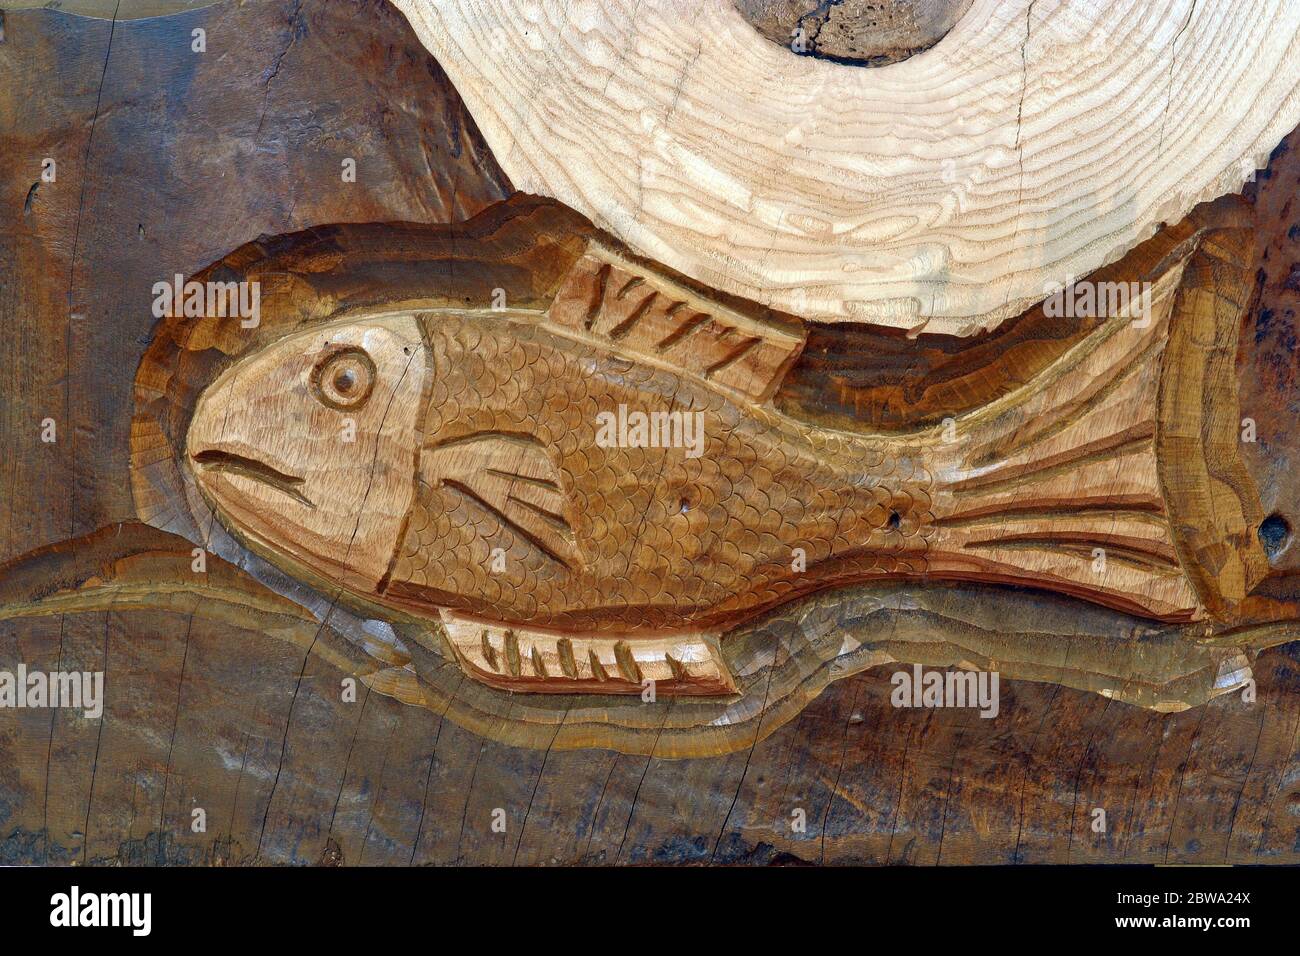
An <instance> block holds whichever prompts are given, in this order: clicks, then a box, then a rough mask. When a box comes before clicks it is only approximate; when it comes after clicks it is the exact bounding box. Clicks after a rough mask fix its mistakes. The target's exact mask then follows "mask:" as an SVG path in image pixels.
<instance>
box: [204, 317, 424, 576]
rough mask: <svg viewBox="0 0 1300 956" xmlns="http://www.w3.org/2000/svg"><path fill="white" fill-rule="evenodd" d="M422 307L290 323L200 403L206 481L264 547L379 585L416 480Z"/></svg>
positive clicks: (219, 504)
mask: <svg viewBox="0 0 1300 956" xmlns="http://www.w3.org/2000/svg"><path fill="white" fill-rule="evenodd" d="M429 366H430V360H429V352H428V349H427V348H425V344H424V339H423V337H422V335H421V330H420V326H419V323H418V320H417V319H416V318H415V317H414V316H413V315H410V314H404V315H396V316H384V317H377V318H374V319H369V320H354V321H349V322H347V323H341V324H333V325H330V326H324V327H320V328H317V329H313V330H311V331H307V332H300V333H295V334H292V335H289V336H287V337H285V338H283V339H280V340H279V341H277V342H275V343H274V344H272V345H270V346H268V347H267V348H265V349H262V350H259V351H258V352H255V353H253V354H251V355H249V356H246V357H244V358H242V359H241V360H239V361H238V362H236V363H235V364H234V365H232V366H231V367H230V368H228V369H226V370H225V371H224V372H223V373H222V374H221V375H220V376H219V377H218V378H217V379H216V380H215V381H214V382H213V383H212V385H211V386H210V387H209V388H208V389H206V390H205V391H204V392H203V394H202V396H201V397H200V399H199V402H198V404H197V405H196V407H195V411H194V416H193V418H192V420H191V423H190V428H189V432H188V434H187V437H186V458H187V461H188V464H189V467H190V469H191V470H192V473H193V475H194V478H195V481H196V483H197V484H198V487H199V488H200V490H201V491H202V493H203V495H204V496H205V498H206V499H207V501H208V502H209V504H210V505H211V506H212V507H213V508H214V510H215V511H216V512H217V514H218V515H219V516H220V517H221V519H222V522H223V523H224V524H225V525H226V526H227V527H229V528H231V529H232V530H234V531H236V532H237V533H239V534H240V536H241V537H242V538H244V539H245V540H246V542H247V543H249V544H250V545H252V546H253V547H254V548H255V549H257V550H259V551H262V552H265V553H266V554H267V556H268V557H270V558H271V559H272V560H275V559H276V558H277V557H283V558H287V559H289V562H290V563H291V565H293V566H294V569H295V570H296V569H298V568H305V569H306V570H307V571H309V572H313V573H315V574H316V575H317V576H319V577H322V578H324V579H326V580H329V581H332V582H337V583H341V584H343V585H345V586H348V587H350V588H353V589H355V590H360V591H362V592H363V593H370V592H373V591H374V590H375V589H376V588H377V586H378V585H379V583H380V581H381V580H382V578H383V575H384V574H385V572H386V570H387V567H388V564H389V561H390V559H391V557H392V554H393V551H394V549H395V548H396V546H397V541H398V538H399V536H400V533H401V527H402V523H403V522H404V520H405V518H406V515H407V513H408V511H409V509H410V505H411V501H412V498H413V496H414V493H415V471H416V466H417V462H418V457H419V452H420V419H421V409H422V406H423V397H424V394H425V390H426V387H427V381H426V380H427V377H428V373H429Z"/></svg>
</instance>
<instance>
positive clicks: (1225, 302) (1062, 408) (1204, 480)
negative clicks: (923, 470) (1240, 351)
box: [929, 230, 1267, 621]
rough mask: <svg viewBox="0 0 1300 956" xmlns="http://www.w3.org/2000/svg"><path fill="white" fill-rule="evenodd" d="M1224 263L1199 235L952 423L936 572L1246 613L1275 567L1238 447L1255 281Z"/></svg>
mask: <svg viewBox="0 0 1300 956" xmlns="http://www.w3.org/2000/svg"><path fill="white" fill-rule="evenodd" d="M1222 232H1225V233H1226V232H1228V230H1224V231H1222ZM1215 235H1220V233H1211V234H1210V236H1211V237H1213V236H1215ZM1222 257H1223V249H1222V248H1221V246H1220V245H1216V244H1215V242H1214V241H1211V240H1207V237H1202V238H1201V239H1200V241H1199V242H1198V244H1197V245H1196V246H1195V247H1194V249H1193V250H1192V251H1189V252H1188V253H1185V254H1184V255H1183V257H1182V258H1181V259H1180V260H1179V261H1178V262H1176V263H1175V264H1174V265H1173V266H1172V267H1171V268H1169V269H1167V270H1166V271H1165V272H1164V273H1163V274H1162V275H1161V277H1160V278H1159V279H1158V280H1156V281H1155V282H1153V283H1151V285H1150V287H1149V288H1147V289H1144V290H1143V292H1144V295H1143V296H1142V297H1140V298H1138V299H1137V300H1136V301H1130V302H1129V303H1128V307H1127V308H1123V309H1121V310H1119V312H1118V314H1116V315H1115V316H1114V318H1112V319H1111V320H1109V321H1108V322H1106V323H1105V324H1104V325H1102V326H1100V327H1099V328H1098V329H1097V330H1096V331H1095V332H1094V333H1093V334H1092V335H1090V336H1089V337H1088V338H1087V339H1085V340H1084V341H1083V342H1081V343H1080V344H1079V345H1078V346H1076V347H1075V348H1074V349H1072V350H1071V351H1070V352H1069V353H1067V354H1066V355H1065V356H1063V357H1062V358H1061V359H1060V360H1059V361H1058V362H1056V363H1055V364H1053V365H1052V366H1050V367H1049V368H1048V369H1046V370H1045V371H1044V372H1043V373H1042V374H1041V375H1039V376H1038V377H1037V378H1036V379H1034V380H1033V381H1031V382H1029V383H1028V384H1027V385H1025V386H1024V387H1023V388H1021V389H1019V390H1018V391H1016V392H1014V393H1012V394H1010V395H1007V396H1006V397H1005V398H1003V399H1001V400H999V401H997V402H994V403H992V404H991V405H988V406H986V407H984V408H981V409H978V410H976V411H975V412H972V413H971V414H969V415H966V416H964V417H963V418H961V419H959V420H957V422H956V426H957V427H956V432H957V434H956V438H955V440H953V441H950V442H948V443H946V444H945V443H943V442H941V443H940V445H939V449H938V458H939V460H940V462H941V464H940V466H939V468H938V469H937V470H936V475H935V477H936V492H937V495H936V500H935V503H934V512H933V513H934V515H935V520H934V524H935V529H934V536H933V538H932V539H931V545H930V552H929V565H930V568H931V570H932V572H936V573H940V574H942V575H944V576H947V577H959V578H965V577H970V578H980V579H983V580H988V579H989V578H994V579H997V580H1003V581H1006V582H1008V583H1015V584H1023V585H1031V586H1032V585H1042V586H1047V587H1051V588H1053V589H1055V590H1060V591H1065V592H1069V593H1074V594H1078V595H1079V596H1082V597H1087V598H1089V599H1091V600H1095V601H1098V602H1099V603H1102V604H1106V605H1109V606H1112V607H1116V608H1119V609H1121V610H1125V611H1129V612H1131V613H1138V614H1142V615H1145V616H1150V617H1156V618H1160V619H1163V620H1168V621H1180V620H1196V619H1199V618H1202V617H1206V616H1212V617H1216V618H1220V619H1231V618H1232V617H1233V616H1234V614H1235V612H1236V609H1237V607H1238V605H1239V604H1240V603H1241V601H1242V600H1243V599H1244V598H1245V597H1246V596H1247V594H1248V592H1249V591H1250V589H1251V588H1252V587H1253V586H1254V585H1255V583H1257V582H1258V580H1259V578H1260V577H1262V576H1263V574H1264V573H1265V572H1266V571H1267V560H1266V558H1265V557H1264V554H1263V550H1262V548H1261V547H1260V545H1259V543H1258V542H1257V541H1256V539H1255V533H1254V532H1255V528H1256V527H1257V525H1258V521H1259V517H1260V515H1259V514H1258V512H1259V510H1260V507H1259V502H1258V496H1257V495H1256V493H1255V489H1254V487H1253V485H1252V484H1251V482H1250V478H1249V476H1248V475H1247V473H1246V471H1245V468H1244V466H1243V465H1242V463H1241V461H1240V458H1239V456H1238V454H1237V444H1236V442H1237V434H1236V422H1237V415H1236V409H1237V395H1236V381H1235V377H1234V376H1233V362H1234V359H1235V355H1236V341H1237V327H1238V319H1239V317H1240V314H1241V312H1242V310H1244V309H1245V308H1246V306H1247V303H1248V301H1249V291H1250V285H1249V279H1248V277H1247V276H1245V275H1244V274H1243V273H1244V270H1242V269H1240V268H1235V265H1236V264H1235V263H1228V262H1226V261H1225V260H1224V259H1223V258H1222ZM1225 265H1233V266H1234V268H1232V269H1227V268H1225ZM1243 284H1244V288H1243ZM948 437H949V438H952V437H953V436H952V435H951V434H949V435H948Z"/></svg>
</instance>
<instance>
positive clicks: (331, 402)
mask: <svg viewBox="0 0 1300 956" xmlns="http://www.w3.org/2000/svg"><path fill="white" fill-rule="evenodd" d="M311 384H312V391H313V392H314V393H315V395H316V398H317V399H318V400H319V401H320V402H321V403H322V404H324V405H328V406H329V407H330V408H338V409H355V408H360V407H361V406H362V405H364V404H365V402H366V399H368V398H369V397H370V393H371V392H372V391H373V390H374V387H375V363H374V362H372V361H371V360H370V356H369V355H367V354H366V353H365V352H363V351H362V350H361V349H343V350H341V351H337V352H332V353H330V354H329V355H327V356H326V357H325V358H324V360H322V361H321V362H320V363H319V364H318V365H317V366H316V368H315V369H314V370H313V371H312V377H311Z"/></svg>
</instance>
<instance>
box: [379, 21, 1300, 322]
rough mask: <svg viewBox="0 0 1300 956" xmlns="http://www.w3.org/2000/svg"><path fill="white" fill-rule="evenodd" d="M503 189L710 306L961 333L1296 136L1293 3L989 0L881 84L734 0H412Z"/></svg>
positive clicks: (1298, 36) (1299, 55)
mask: <svg viewBox="0 0 1300 956" xmlns="http://www.w3.org/2000/svg"><path fill="white" fill-rule="evenodd" d="M395 2H396V4H397V6H398V8H399V9H401V10H402V12H403V13H405V14H406V15H407V17H408V18H409V19H410V21H411V23H412V25H413V26H414V28H415V30H416V32H417V34H418V35H419V36H420V39H421V40H422V41H423V43H424V44H425V45H426V46H427V47H428V48H429V49H430V50H431V51H432V52H433V53H434V54H435V55H436V56H437V57H438V59H439V62H440V63H442V65H443V66H444V68H445V69H446V70H447V71H448V73H449V74H450V75H451V77H452V79H453V80H454V82H455V83H456V86H457V89H458V90H459V91H460V93H461V95H462V96H464V97H465V99H466V102H467V103H468V105H469V108H470V111H471V112H472V114H473V115H474V118H475V120H476V121H477V122H478V124H479V126H480V128H481V129H482V130H483V132H484V135H485V137H486V138H487V140H488V142H489V143H490V144H491V146H492V148H493V150H494V152H495V153H496V156H497V158H498V160H499V161H500V162H501V164H502V166H503V167H504V168H505V170H506V171H507V172H508V174H509V175H510V177H511V179H512V181H513V182H514V184H515V185H516V186H517V187H518V188H520V189H522V190H524V191H526V192H534V193H540V194H544V195H549V196H553V197H556V198H558V199H560V200H562V201H564V202H565V203H567V204H569V205H571V206H573V207H574V208H576V209H578V210H579V211H580V212H582V213H584V214H585V215H587V216H589V217H590V218H591V219H592V220H593V221H594V222H595V223H596V225H597V226H600V227H603V228H606V229H608V230H609V231H611V232H612V233H614V234H615V235H617V236H619V237H620V238H622V239H623V240H625V241H627V242H628V243H629V244H630V245H631V246H632V247H633V248H635V249H636V250H637V251H638V252H641V253H643V254H645V255H649V256H651V257H653V258H655V259H658V260H659V261H661V262H663V263H665V264H666V265H668V266H671V267H673V268H675V269H678V270H680V271H682V272H684V273H686V274H687V275H689V276H691V277H693V278H695V279H699V280H701V281H704V282H706V283H708V284H709V285H711V286H714V287H717V288H719V289H722V290H725V291H729V292H734V293H737V294H741V295H745V296H747V297H749V298H752V299H755V300H757V301H759V302H762V303H765V304H770V305H773V306H775V307H778V308H780V309H783V310H785V311H788V312H793V313H795V314H797V315H800V316H803V317H806V318H810V319H816V320H826V321H835V320H850V319H856V320H862V321H871V322H874V323H878V324H883V325H891V326H897V327H902V328H908V329H921V328H924V329H925V330H926V331H929V332H952V333H970V332H973V331H976V330H978V329H981V328H988V327H990V326H993V325H996V324H997V323H998V322H1000V321H1001V320H1003V319H1006V318H1008V317H1011V316H1015V315H1018V314H1019V313H1020V312H1022V311H1023V310H1024V309H1025V308H1026V307H1028V306H1030V305H1032V304H1033V303H1034V302H1036V301H1038V300H1039V299H1041V298H1042V297H1043V295H1044V291H1045V285H1046V284H1047V283H1049V282H1057V283H1059V282H1063V281H1065V280H1066V279H1067V277H1070V276H1074V277H1078V276H1081V275H1084V274H1086V273H1088V272H1090V271H1092V270H1093V269H1095V268H1097V267H1098V266H1101V265H1103V264H1105V263H1108V262H1111V261H1113V260H1115V259H1117V258H1119V257H1120V256H1121V255H1122V254H1123V253H1124V252H1125V251H1126V250H1127V249H1128V248H1130V247H1131V246H1133V245H1134V244H1136V243H1137V242H1139V241H1141V240H1143V239H1145V238H1147V237H1148V236H1150V235H1151V234H1152V233H1153V232H1154V231H1155V230H1156V228H1157V226H1158V225H1159V224H1161V223H1169V222H1175V221H1177V220H1178V219H1180V218H1182V217H1183V216H1184V215H1185V214H1186V213H1187V212H1188V211H1189V210H1190V209H1191V208H1192V207H1193V205H1195V204H1196V203H1197V202H1199V201H1202V200H1209V199H1213V198H1215V197H1216V196H1219V195H1222V194H1224V193H1227V192H1232V191H1235V190H1236V189H1238V188H1239V187H1240V186H1241V184H1242V182H1243V181H1245V180H1246V179H1247V178H1249V177H1250V176H1251V175H1253V172H1254V170H1255V169H1256V168H1257V167H1262V166H1263V165H1264V164H1265V162H1266V160H1267V157H1268V153H1269V151H1270V150H1271V149H1272V148H1273V147H1274V146H1275V145H1276V144H1277V143H1278V141H1279V140H1280V139H1281V138H1282V136H1283V135H1285V134H1286V133H1287V132H1288V131H1289V130H1290V129H1291V128H1292V127H1294V126H1295V125H1296V123H1297V121H1298V120H1300V90H1298V89H1297V84H1298V82H1300V7H1298V6H1297V5H1295V4H1292V3H1205V2H1202V3H1193V2H1192V0H1168V2H1166V0H1160V2H1145V0H1121V2H1114V3H1105V4H1099V3H1092V2H1085V0H1034V2H1032V3H1031V2H1028V0H1017V2H1005V0H980V2H976V3H974V4H972V6H971V7H970V9H969V10H968V11H967V12H966V13H965V14H964V15H963V16H962V17H961V18H960V19H959V20H958V21H957V23H956V24H955V26H953V28H952V30H951V32H949V33H948V35H947V36H946V37H944V38H943V39H942V40H941V41H940V42H939V43H938V44H937V45H936V46H934V47H933V48H932V49H929V50H926V51H924V52H922V53H919V54H917V55H915V56H913V57H911V58H909V59H907V60H905V61H903V62H900V63H895V64H892V65H890V66H887V67H881V68H874V69H867V68H858V67H853V66H846V65H841V64H836V63H830V62H825V61H820V60H815V59H812V58H809V57H800V56H796V55H794V54H793V53H791V52H790V51H788V50H783V49H780V48H778V47H777V46H776V45H774V44H772V43H770V42H769V41H768V40H767V39H766V38H764V37H763V36H761V35H760V34H759V33H758V32H757V31H756V30H755V29H754V28H753V27H752V26H751V25H750V24H749V23H747V22H746V21H745V19H744V18H743V17H742V16H741V14H740V13H739V12H738V11H737V10H735V9H734V8H733V6H732V5H731V4H730V3H729V2H727V0H707V2H702V3H697V2H694V0H662V2H656V3H636V2H635V0H592V2H588V3H582V4H570V3H561V2H556V0H546V2H539V3H531V4H519V3H515V2H513V0H440V2H431V0H395Z"/></svg>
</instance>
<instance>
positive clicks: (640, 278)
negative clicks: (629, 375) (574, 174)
mask: <svg viewBox="0 0 1300 956" xmlns="http://www.w3.org/2000/svg"><path fill="white" fill-rule="evenodd" d="M741 308H742V307H739V306H733V305H728V304H725V303H723V302H721V301H719V300H717V299H714V298H711V297H710V296H708V295H706V294H705V293H703V292H701V291H698V290H697V289H695V288H693V287H692V286H690V285H688V284H687V283H686V282H685V281H684V280H680V279H677V278H674V277H673V276H670V275H668V274H667V273H666V272H665V271H663V270H662V269H661V268H660V267H658V266H655V265H653V264H651V263H647V262H642V261H639V260H637V259H636V258H634V257H633V256H631V255H629V254H626V253H623V252H621V251H619V250H617V249H615V248H614V247H613V245H612V244H611V243H609V242H606V241H602V240H601V239H598V238H597V239H592V240H591V242H590V243H589V244H588V246H587V251H586V253H585V254H584V255H583V256H582V258H580V259H579V260H578V262H577V263H576V264H575V265H574V267H573V268H572V269H571V270H570V271H569V274H568V275H567V276H566V277H565V279H564V281H563V282H562V283H561V285H560V289H559V291H558V292H557V293H556V296H555V301H554V302H553V303H552V304H551V308H550V312H549V320H550V322H551V323H552V324H554V325H556V326H559V327H561V328H563V329H565V330H566V331H568V332H569V333H570V334H573V333H578V334H580V335H582V336H584V337H589V338H591V339H594V340H597V341H600V342H602V343H603V344H606V345H609V346H610V347H613V348H615V349H617V350H619V351H621V352H624V353H626V354H629V355H632V356H634V357H642V358H648V359H650V360H652V361H653V362H657V363H664V364H668V365H671V366H673V367H674V368H676V369H679V370H681V371H685V372H690V373H693V374H695V375H698V376H700V377H701V378H703V379H705V380H707V381H709V382H711V383H714V384H716V385H720V386H723V387H724V388H728V389H731V390H733V391H736V392H739V393H740V394H742V395H744V396H745V397H747V398H748V399H750V400H751V401H755V402H765V401H767V400H768V399H769V398H771V396H772V394H773V393H774V392H775V391H776V389H777V387H778V386H779V385H780V384H781V380H782V379H783V378H784V377H785V374H786V372H787V371H788V370H789V368H790V366H791V365H793V364H794V361H795V359H796V358H798V357H799V353H800V351H802V349H803V345H804V340H805V338H806V333H805V332H804V330H803V328H802V327H801V326H800V324H799V323H797V322H793V321H790V322H785V321H781V320H780V319H778V318H777V317H776V316H775V315H773V314H771V313H767V312H766V310H764V309H763V308H762V307H761V306H756V305H755V306H751V307H750V309H751V310H752V314H746V312H745V311H742V310H741Z"/></svg>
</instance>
